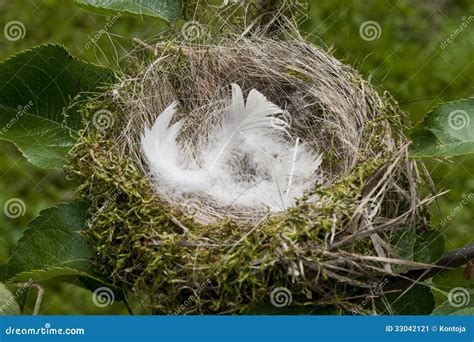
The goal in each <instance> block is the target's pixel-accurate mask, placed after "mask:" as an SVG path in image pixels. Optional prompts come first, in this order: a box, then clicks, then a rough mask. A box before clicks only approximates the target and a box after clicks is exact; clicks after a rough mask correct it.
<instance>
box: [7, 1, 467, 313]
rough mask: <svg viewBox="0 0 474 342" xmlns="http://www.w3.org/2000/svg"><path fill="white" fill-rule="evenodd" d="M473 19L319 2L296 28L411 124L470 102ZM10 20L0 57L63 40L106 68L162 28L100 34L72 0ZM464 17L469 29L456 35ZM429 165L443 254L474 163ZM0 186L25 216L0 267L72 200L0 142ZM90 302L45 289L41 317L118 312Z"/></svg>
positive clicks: (451, 5) (445, 5)
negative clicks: (47, 216) (370, 30)
mask: <svg viewBox="0 0 474 342" xmlns="http://www.w3.org/2000/svg"><path fill="white" fill-rule="evenodd" d="M473 15H474V2H473V1H472V0H393V1H389V0H385V1H380V0H338V1H333V0H318V1H313V3H312V4H311V9H310V20H308V21H307V22H306V23H305V24H304V27H303V30H304V32H306V33H307V34H308V39H311V40H313V41H314V42H315V43H316V44H319V45H322V46H325V47H327V48H330V49H332V50H333V51H334V55H335V56H336V57H338V58H339V59H341V60H343V61H344V62H345V63H348V64H351V65H352V66H354V67H355V68H357V69H358V70H360V72H361V73H362V74H363V75H364V76H365V77H366V78H369V79H370V80H371V82H372V83H373V84H374V85H375V86H377V88H378V90H379V91H380V92H383V91H384V90H388V91H390V92H391V93H392V95H393V96H394V97H395V98H396V99H397V100H398V101H399V102H400V104H401V107H402V108H403V109H404V110H405V111H407V112H408V113H409V117H410V118H411V119H412V121H413V123H415V122H418V121H420V120H421V119H422V117H423V116H424V115H425V114H426V113H427V112H428V110H429V109H430V108H431V107H432V106H434V105H436V104H438V103H440V102H445V101H450V100H456V99H460V98H466V97H469V96H474V61H473V58H472V56H473V55H474V18H471V20H470V19H469V18H470V16H473ZM12 20H19V21H21V22H22V23H23V24H24V25H25V28H26V34H25V37H24V38H23V39H20V40H17V41H14V42H12V41H9V40H7V39H5V36H4V35H0V59H5V58H7V57H9V56H10V55H12V54H14V53H16V52H18V51H21V50H22V49H25V48H30V47H32V46H33V45H36V44H40V43H45V42H53V43H62V44H64V45H65V46H66V47H67V48H68V49H69V50H70V51H71V53H72V54H74V55H75V56H78V57H81V58H83V59H86V60H89V61H92V62H96V63H100V64H102V65H114V64H116V58H115V57H116V56H118V57H123V56H126V52H127V50H128V49H129V48H130V47H131V45H132V44H131V42H130V39H129V38H131V37H140V38H141V39H143V40H146V39H147V38H150V37H153V36H155V35H156V34H157V33H158V31H159V29H160V27H162V26H161V25H162V24H161V23H159V22H156V21H153V20H149V19H147V20H140V19H128V18H120V19H119V20H117V21H116V22H115V23H114V24H113V25H112V26H111V27H110V29H108V31H107V32H108V34H102V33H100V30H102V29H103V28H104V27H106V25H107V20H108V19H107V17H103V16H98V15H94V14H90V13H87V12H85V11H84V10H82V9H80V8H78V7H75V6H73V3H72V0H15V1H7V0H0V29H1V31H0V34H1V33H3V27H4V26H5V25H6V24H7V23H8V22H10V21H12ZM109 20H110V19H109ZM370 20H373V21H376V22H377V23H378V24H379V25H380V27H381V34H380V37H379V38H378V39H376V40H373V41H365V40H363V39H362V38H361V37H360V35H359V27H360V25H361V24H362V23H364V22H366V21H370ZM463 21H464V22H468V24H467V26H466V27H464V28H463V30H462V31H461V32H460V33H459V28H460V26H461V24H462V23H463ZM455 30H458V31H457V32H458V33H457V34H456V36H455V38H454V39H453V41H452V42H451V43H449V44H447V46H446V48H444V49H443V48H442V47H441V44H442V42H444V41H445V40H446V39H447V38H448V37H449V36H450V35H452V34H453V33H454V32H455ZM112 39H113V40H114V43H112V42H111V40H112ZM92 41H94V42H95V41H96V43H97V44H96V45H94V44H91V42H92ZM471 124H472V123H471ZM428 168H429V170H430V171H431V172H432V173H433V178H434V182H435V184H436V185H437V187H438V190H446V189H448V190H450V192H449V193H448V194H447V195H444V196H443V197H442V198H440V200H439V202H438V203H439V207H438V205H436V204H435V205H433V210H432V212H433V223H434V224H435V225H436V224H438V223H439V222H440V220H441V219H442V218H443V217H445V216H447V215H449V213H451V212H453V211H454V210H456V214H455V215H454V216H453V217H452V219H451V220H449V221H447V222H446V224H445V225H444V227H443V228H442V232H443V234H444V235H445V237H446V247H447V249H448V250H453V249H456V248H458V247H461V246H463V245H465V244H467V243H469V242H471V243H472V242H473V235H474V234H473V231H474V229H473V216H474V202H473V201H471V202H468V203H467V204H465V205H462V206H460V203H461V201H462V199H463V197H462V195H463V194H466V195H467V194H468V193H471V192H474V177H473V173H474V157H472V156H466V157H458V158H453V159H452V160H451V161H450V162H448V163H441V162H437V161H431V162H429V163H428ZM0 189H1V191H0V204H1V207H2V208H3V205H4V203H5V202H6V201H7V200H8V199H10V198H20V199H22V200H23V201H24V203H25V205H26V211H25V214H24V215H23V216H21V217H19V218H16V219H11V218H8V217H7V216H5V215H4V214H3V212H0V262H3V261H4V260H6V259H7V258H8V256H9V252H10V250H11V248H12V247H13V246H15V244H16V241H17V240H18V239H19V238H20V237H21V235H22V232H23V230H24V229H25V227H26V225H27V222H29V221H30V220H31V219H33V218H34V217H36V216H37V214H38V212H39V211H40V210H42V209H45V208H47V207H49V206H52V205H55V204H56V203H57V202H60V201H66V200H68V199H70V198H71V197H72V196H73V194H72V193H71V190H70V188H68V185H67V182H66V181H65V179H64V175H63V174H62V172H58V171H54V172H47V171H44V170H40V169H38V168H35V167H33V166H31V165H30V164H28V163H27V162H26V160H25V159H24V158H23V157H22V156H21V155H20V154H19V153H18V152H17V151H16V149H15V148H14V146H13V145H11V144H9V143H6V142H2V141H0ZM457 207H459V208H460V209H459V211H458V210H457V209H456V208H457ZM452 278H453V280H452V281H450V280H449V279H448V280H445V279H444V280H443V282H444V284H445V285H446V286H449V284H450V283H452V284H454V283H455V282H456V281H457V280H456V279H457V278H459V274H457V273H456V274H453V275H452ZM30 297H31V296H30ZM90 298H91V294H90V293H89V292H87V291H85V290H81V289H79V288H77V287H74V286H71V285H64V284H59V283H57V282H55V283H52V284H50V285H48V286H47V287H46V296H45V300H44V304H43V308H42V313H43V314H79V313H81V314H111V313H124V312H125V310H124V307H123V304H121V303H116V304H114V305H113V306H111V307H107V308H97V307H95V306H94V305H93V303H92V301H91V299H90ZM32 299H34V298H30V299H29V301H31V300H32ZM30 306H31V305H27V307H30Z"/></svg>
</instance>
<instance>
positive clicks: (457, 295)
mask: <svg viewBox="0 0 474 342" xmlns="http://www.w3.org/2000/svg"><path fill="white" fill-rule="evenodd" d="M470 300H471V296H470V294H469V291H468V290H467V289H465V288H464V287H455V288H453V289H451V291H449V293H448V302H449V305H451V306H452V307H454V308H461V307H463V306H466V305H467V304H469V301H470Z"/></svg>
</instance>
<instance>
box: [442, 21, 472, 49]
mask: <svg viewBox="0 0 474 342" xmlns="http://www.w3.org/2000/svg"><path fill="white" fill-rule="evenodd" d="M461 20H462V22H461V24H460V25H459V26H458V27H457V28H456V29H455V30H454V31H453V33H451V35H450V36H449V37H448V38H446V39H445V40H444V41H442V42H441V44H440V45H439V47H440V48H441V50H444V49H446V47H447V46H448V45H449V44H451V43H452V42H453V41H454V40H455V39H456V38H457V36H459V35H460V34H461V33H462V32H463V31H464V30H465V29H466V28H467V27H468V25H469V24H470V23H472V22H473V21H474V15H470V16H469V17H462V18H461Z"/></svg>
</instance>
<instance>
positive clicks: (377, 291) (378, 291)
mask: <svg viewBox="0 0 474 342" xmlns="http://www.w3.org/2000/svg"><path fill="white" fill-rule="evenodd" d="M388 283H390V280H389V279H388V278H384V279H382V281H381V282H379V283H378V284H377V286H376V287H374V288H373V289H371V291H370V294H369V295H367V297H365V298H364V300H363V301H362V302H360V304H359V305H358V306H357V307H356V308H354V309H352V310H351V312H352V314H353V315H358V314H359V312H360V311H362V310H363V309H364V308H365V307H366V306H367V305H368V304H369V303H371V302H372V301H373V300H374V299H375V298H378V297H380V296H381V295H382V294H383V289H384V288H385V287H386V286H387V285H388Z"/></svg>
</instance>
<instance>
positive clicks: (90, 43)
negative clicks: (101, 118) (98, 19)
mask: <svg viewBox="0 0 474 342" xmlns="http://www.w3.org/2000/svg"><path fill="white" fill-rule="evenodd" d="M121 17H122V14H121V13H119V14H117V15H114V16H113V17H107V20H106V21H105V25H104V27H103V28H102V29H101V30H100V31H99V32H97V33H96V34H95V35H94V36H93V37H92V38H89V40H88V41H87V42H86V43H85V44H84V48H85V49H86V50H88V49H90V48H91V47H92V46H93V45H95V44H97V42H98V41H99V39H100V38H101V37H102V36H103V35H104V34H107V32H108V31H109V30H110V28H111V27H112V26H113V25H115V23H116V22H117V21H118V20H119V19H120V18H121Z"/></svg>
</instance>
